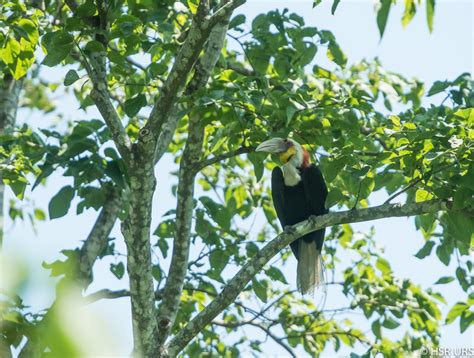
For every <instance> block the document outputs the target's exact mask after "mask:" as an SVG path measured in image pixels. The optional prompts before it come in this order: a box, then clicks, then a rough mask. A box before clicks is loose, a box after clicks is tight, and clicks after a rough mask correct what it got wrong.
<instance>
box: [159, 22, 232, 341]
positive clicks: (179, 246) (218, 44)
mask: <svg viewBox="0 0 474 358" xmlns="http://www.w3.org/2000/svg"><path fill="white" fill-rule="evenodd" d="M227 20H228V18H227ZM227 26H228V21H223V22H221V23H219V24H218V25H216V26H215V27H214V29H213V30H212V32H211V34H210V36H209V42H208V44H207V47H206V51H205V54H204V56H203V57H202V58H201V59H200V61H199V63H198V65H197V66H196V71H195V74H194V77H193V79H192V80H191V82H190V84H189V86H188V88H187V92H188V93H194V92H195V91H196V90H197V89H198V88H201V87H203V86H204V85H205V83H206V82H207V81H208V79H209V77H210V74H211V71H212V69H213V68H214V66H215V64H216V62H217V60H218V58H219V55H220V53H221V49H222V47H223V46H224V40H225V36H226V33H227ZM203 142H204V126H203V124H202V123H201V119H200V117H198V116H196V115H192V116H191V118H190V120H189V134H188V138H187V140H186V147H185V149H184V152H183V156H182V159H181V164H180V168H179V182H178V183H179V184H178V200H177V202H178V204H177V208H176V223H175V237H174V241H173V254H172V258H171V265H170V270H169V273H168V279H167V280H166V284H165V287H164V290H163V301H162V304H161V305H160V308H159V312H158V333H157V340H158V343H159V344H160V345H162V344H163V343H164V342H165V341H166V338H167V337H168V335H169V332H170V329H171V327H172V326H173V323H174V320H175V318H176V314H177V312H178V309H179V302H180V299H181V293H182V290H183V285H184V280H185V278H186V272H187V268H188V260H189V244H190V243H189V239H190V233H191V224H192V219H193V211H194V210H193V209H194V203H193V200H194V181H195V178H196V174H197V171H196V169H195V166H194V163H196V162H197V161H198V160H199V158H200V157H201V152H202V146H203Z"/></svg>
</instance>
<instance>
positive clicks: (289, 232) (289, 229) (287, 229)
mask: <svg viewBox="0 0 474 358" xmlns="http://www.w3.org/2000/svg"><path fill="white" fill-rule="evenodd" d="M283 232H284V233H285V234H287V235H292V234H294V233H295V232H296V230H295V229H294V228H293V226H291V225H286V226H285V227H284V228H283Z"/></svg>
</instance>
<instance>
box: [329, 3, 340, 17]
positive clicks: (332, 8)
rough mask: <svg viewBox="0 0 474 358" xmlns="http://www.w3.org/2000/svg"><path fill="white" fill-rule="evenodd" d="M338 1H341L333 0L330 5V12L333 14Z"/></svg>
mask: <svg viewBox="0 0 474 358" xmlns="http://www.w3.org/2000/svg"><path fill="white" fill-rule="evenodd" d="M340 2H341V0H334V1H333V3H332V7H331V14H333V15H334V13H335V12H336V9H337V6H338V5H339V3H340Z"/></svg>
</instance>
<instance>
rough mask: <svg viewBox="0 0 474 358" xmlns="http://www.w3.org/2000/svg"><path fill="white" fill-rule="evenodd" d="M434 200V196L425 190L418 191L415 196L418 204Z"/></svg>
mask: <svg viewBox="0 0 474 358" xmlns="http://www.w3.org/2000/svg"><path fill="white" fill-rule="evenodd" d="M431 198H433V194H431V193H430V192H428V191H426V190H424V189H418V190H417V191H416V194H415V201H416V202H417V203H421V202H423V201H427V200H430V199H431Z"/></svg>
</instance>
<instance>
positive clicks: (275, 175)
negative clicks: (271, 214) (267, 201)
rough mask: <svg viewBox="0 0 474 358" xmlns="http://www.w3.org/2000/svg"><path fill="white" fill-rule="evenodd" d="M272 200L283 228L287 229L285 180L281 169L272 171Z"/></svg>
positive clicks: (277, 168)
mask: <svg viewBox="0 0 474 358" xmlns="http://www.w3.org/2000/svg"><path fill="white" fill-rule="evenodd" d="M272 199H273V206H274V207H275V211H276V213H277V215H278V219H279V220H280V224H281V227H282V228H285V226H286V219H285V180H284V179H283V172H282V171H281V168H279V167H275V168H274V169H273V171H272Z"/></svg>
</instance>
